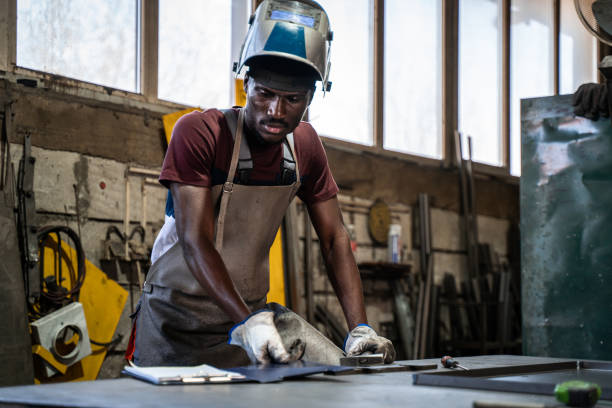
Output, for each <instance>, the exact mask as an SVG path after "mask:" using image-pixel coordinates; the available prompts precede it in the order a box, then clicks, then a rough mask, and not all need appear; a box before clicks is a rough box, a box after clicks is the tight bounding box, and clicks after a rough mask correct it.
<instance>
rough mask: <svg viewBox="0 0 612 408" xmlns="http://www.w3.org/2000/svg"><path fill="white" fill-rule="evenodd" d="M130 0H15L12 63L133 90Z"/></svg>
mask: <svg viewBox="0 0 612 408" xmlns="http://www.w3.org/2000/svg"><path fill="white" fill-rule="evenodd" d="M136 5H137V2H136V0H131V1H128V0H88V1H82V0H18V2H17V65H19V66H21V67H25V68H31V69H35V70H38V71H45V72H49V73H53V74H58V75H62V76H66V77H71V78H75V79H79V80H82V81H87V82H93V83H96V84H99V85H105V86H109V87H113V88H119V89H123V90H128V91H138V88H139V86H138V85H137V78H138V76H137V75H136V72H137V67H138V64H137V59H138V56H137V38H136V18H137V17H136V16H137V13H136Z"/></svg>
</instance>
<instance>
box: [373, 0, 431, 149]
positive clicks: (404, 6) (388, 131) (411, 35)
mask: <svg viewBox="0 0 612 408" xmlns="http://www.w3.org/2000/svg"><path fill="white" fill-rule="evenodd" d="M384 14H385V15H384V19H385V29H384V41H385V47H384V48H385V49H384V97H383V101H384V135H383V147H384V148H385V149H389V150H394V151H399V152H404V153H411V154H416V155H420V156H428V157H432V158H436V159H441V158H442V51H441V49H442V43H441V41H442V29H441V27H442V22H441V18H442V13H441V0H410V1H406V0H388V1H385V13H384Z"/></svg>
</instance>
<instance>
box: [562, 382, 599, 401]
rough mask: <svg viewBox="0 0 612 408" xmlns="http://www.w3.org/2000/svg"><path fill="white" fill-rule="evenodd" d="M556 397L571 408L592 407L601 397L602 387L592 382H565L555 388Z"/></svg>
mask: <svg viewBox="0 0 612 408" xmlns="http://www.w3.org/2000/svg"><path fill="white" fill-rule="evenodd" d="M555 397H556V398H557V401H559V402H562V403H564V404H566V405H569V406H570V407H592V406H593V405H595V403H596V402H597V400H599V397H601V387H600V386H599V385H597V384H595V383H592V382H586V381H580V380H573V381H565V382H562V383H560V384H557V386H556V387H555Z"/></svg>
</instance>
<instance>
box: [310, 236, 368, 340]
mask: <svg viewBox="0 0 612 408" xmlns="http://www.w3.org/2000/svg"><path fill="white" fill-rule="evenodd" d="M321 252H322V254H323V257H324V259H325V265H326V266H327V274H328V276H329V279H330V281H331V283H332V286H333V287H334V291H335V292H336V295H337V296H338V299H339V300H340V304H341V305H342V310H343V311H344V316H345V318H346V322H347V324H348V326H349V330H351V329H353V328H354V327H355V326H357V325H358V324H360V323H367V322H368V321H367V317H366V312H365V306H364V302H363V287H362V285H361V277H360V276H359V271H358V269H357V264H356V262H355V257H354V256H353V252H352V251H351V246H350V241H349V237H348V234H347V233H346V231H344V230H341V231H340V232H339V233H337V234H336V236H335V237H334V239H333V240H332V242H330V245H329V247H327V248H326V247H324V246H323V244H322V245H321Z"/></svg>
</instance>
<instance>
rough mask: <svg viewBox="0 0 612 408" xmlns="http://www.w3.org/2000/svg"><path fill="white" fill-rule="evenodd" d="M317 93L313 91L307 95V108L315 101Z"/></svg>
mask: <svg viewBox="0 0 612 408" xmlns="http://www.w3.org/2000/svg"><path fill="white" fill-rule="evenodd" d="M315 92H316V89H311V90H310V91H308V95H307V97H308V105H307V106H310V104H311V103H312V100H313V99H314V94H315Z"/></svg>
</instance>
